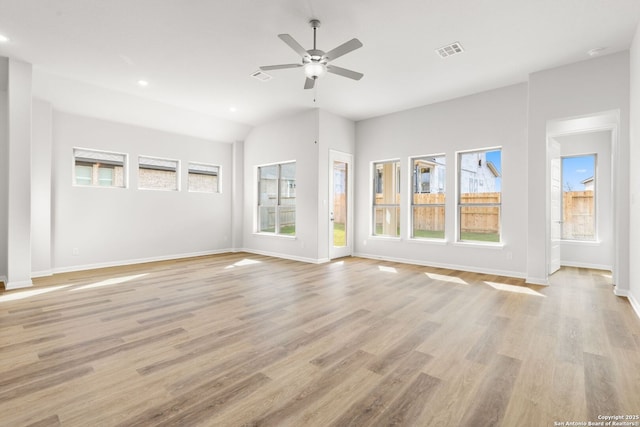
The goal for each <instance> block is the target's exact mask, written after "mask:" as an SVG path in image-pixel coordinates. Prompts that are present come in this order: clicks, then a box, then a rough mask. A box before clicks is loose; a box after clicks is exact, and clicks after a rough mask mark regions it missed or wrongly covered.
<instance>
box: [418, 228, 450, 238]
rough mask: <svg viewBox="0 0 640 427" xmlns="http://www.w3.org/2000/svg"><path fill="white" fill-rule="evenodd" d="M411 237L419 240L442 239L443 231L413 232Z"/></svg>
mask: <svg viewBox="0 0 640 427" xmlns="http://www.w3.org/2000/svg"><path fill="white" fill-rule="evenodd" d="M413 237H416V238H419V239H444V230H413Z"/></svg>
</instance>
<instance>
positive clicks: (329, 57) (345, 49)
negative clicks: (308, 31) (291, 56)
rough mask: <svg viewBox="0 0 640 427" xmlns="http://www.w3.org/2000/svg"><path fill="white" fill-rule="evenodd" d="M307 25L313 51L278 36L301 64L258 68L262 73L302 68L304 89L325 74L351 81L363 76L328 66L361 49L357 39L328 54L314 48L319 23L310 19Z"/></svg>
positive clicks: (287, 38)
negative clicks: (311, 33)
mask: <svg viewBox="0 0 640 427" xmlns="http://www.w3.org/2000/svg"><path fill="white" fill-rule="evenodd" d="M309 25H311V27H312V28H313V49H309V50H305V49H304V48H303V47H302V45H300V43H298V42H297V41H296V40H295V39H294V38H293V37H291V36H290V35H289V34H278V37H279V38H280V40H282V41H283V42H285V43H286V44H287V45H288V46H289V47H290V48H291V49H293V50H294V51H295V52H296V53H297V54H298V55H300V56H301V57H302V63H298V64H281V65H266V66H262V67H260V70H262V71H268V70H281V69H285V68H300V67H303V68H304V74H305V76H306V80H305V83H304V88H305V89H312V88H313V87H314V85H315V81H316V79H318V78H319V77H322V76H323V75H324V74H326V73H333V74H337V75H339V76H343V77H347V78H350V79H353V80H360V79H361V78H362V77H363V76H364V74H362V73H359V72H357V71H352V70H348V69H346V68H340V67H336V66H334V65H329V62H331V61H333V60H334V59H336V58H339V57H341V56H343V55H345V54H347V53H349V52H351V51H354V50H356V49H359V48H361V47H362V43H361V42H360V40H358V39H351V40H349V41H348V42H346V43H343V44H341V45H340V46H338V47H336V48H335V49H332V50H330V51H329V52H326V53H325V52H324V51H322V50H320V49H317V47H316V30H317V29H318V27H320V21H319V20H317V19H312V20H311V21H309Z"/></svg>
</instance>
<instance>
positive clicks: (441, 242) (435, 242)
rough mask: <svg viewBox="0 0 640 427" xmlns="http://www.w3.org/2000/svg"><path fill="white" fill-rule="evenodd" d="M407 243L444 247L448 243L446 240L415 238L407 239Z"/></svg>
mask: <svg viewBox="0 0 640 427" xmlns="http://www.w3.org/2000/svg"><path fill="white" fill-rule="evenodd" d="M407 242H410V243H417V244H419V245H421V244H427V245H440V246H445V245H447V244H448V243H449V242H448V241H447V240H446V239H416V238H411V239H407Z"/></svg>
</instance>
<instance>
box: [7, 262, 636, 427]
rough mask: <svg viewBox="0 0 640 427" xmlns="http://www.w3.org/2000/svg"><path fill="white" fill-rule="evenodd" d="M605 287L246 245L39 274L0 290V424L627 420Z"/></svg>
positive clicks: (584, 274) (618, 346) (563, 276)
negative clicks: (264, 251) (299, 255)
mask: <svg viewBox="0 0 640 427" xmlns="http://www.w3.org/2000/svg"><path fill="white" fill-rule="evenodd" d="M610 281H611V279H610V277H608V276H607V275H606V274H605V273H604V272H600V271H595V270H581V269H564V270H562V271H560V272H559V273H557V274H556V275H554V276H553V285H552V286H549V287H541V286H525V285H524V284H523V282H522V281H521V280H516V279H506V278H502V277H496V276H485V275H479V274H472V273H462V272H456V271H449V270H440V269H433V268H424V267H417V266H409V265H403V264H395V263H389V262H381V261H374V260H364V259H357V258H347V259H344V260H340V261H338V262H333V263H329V264H324V265H310V264H303V263H298V262H294V261H287V260H280V259H273V258H268V257H262V256H256V255H249V254H229V255H219V256H210V257H201V258H194V259H188V260H180V261H171V262H162V263H154V264H144V265H138V266H130V267H122V268H113V269H103V270H95V271H91V272H82V273H73V274H63V275H57V276H54V277H50V278H46V279H39V280H37V281H36V286H35V287H34V288H31V289H28V290H26V291H12V292H5V293H0V425H2V426H12V427H13V426H24V425H31V426H56V425H63V426H83V427H84V426H147V425H149V426H164V425H180V426H188V425H206V426H253V425H260V426H262V425H269V426H347V425H354V426H375V425H411V426H413V425H417V426H421V425H424V426H500V425H502V426H553V425H554V422H567V421H597V420H598V415H621V414H627V415H635V414H640V320H639V319H638V318H637V317H636V316H635V314H634V313H633V311H632V308H631V307H630V305H629V303H628V302H627V301H626V300H625V299H623V298H618V297H616V296H614V295H613V293H612V287H611V284H610ZM35 293H40V294H38V295H30V294H35ZM27 295H30V296H27ZM18 298H21V299H18ZM637 421H640V420H637Z"/></svg>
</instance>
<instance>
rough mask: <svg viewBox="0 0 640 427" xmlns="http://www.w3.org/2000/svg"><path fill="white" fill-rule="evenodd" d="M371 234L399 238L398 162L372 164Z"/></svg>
mask: <svg viewBox="0 0 640 427" xmlns="http://www.w3.org/2000/svg"><path fill="white" fill-rule="evenodd" d="M373 234H374V235H375V236H391V237H397V236H400V162H399V161H390V162H379V163H374V164H373Z"/></svg>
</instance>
